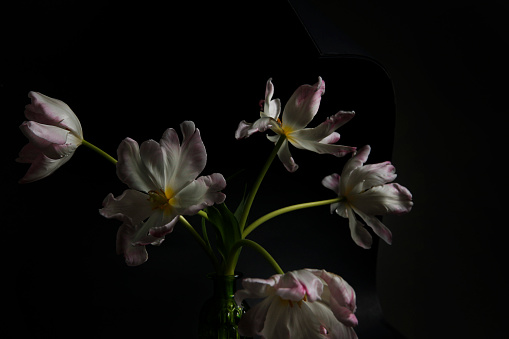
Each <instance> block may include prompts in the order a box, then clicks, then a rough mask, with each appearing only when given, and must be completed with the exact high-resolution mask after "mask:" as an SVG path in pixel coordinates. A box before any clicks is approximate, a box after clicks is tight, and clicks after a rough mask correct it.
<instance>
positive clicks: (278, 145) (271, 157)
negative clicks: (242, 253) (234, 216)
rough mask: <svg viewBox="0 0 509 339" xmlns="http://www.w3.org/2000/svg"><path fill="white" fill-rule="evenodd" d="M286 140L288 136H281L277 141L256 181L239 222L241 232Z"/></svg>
mask: <svg viewBox="0 0 509 339" xmlns="http://www.w3.org/2000/svg"><path fill="white" fill-rule="evenodd" d="M285 139H286V136H284V135H281V136H280V137H279V140H278V141H277V143H276V146H275V147H274V149H273V150H272V153H270V155H269V158H268V159H267V161H266V162H265V165H264V166H263V168H262V170H261V172H260V174H259V175H258V178H257V179H256V181H255V183H254V185H253V188H252V189H251V192H249V196H248V198H247V201H246V206H245V208H244V212H243V213H242V216H241V218H240V222H239V226H240V231H241V232H242V231H243V230H244V226H245V225H246V222H247V217H248V216H249V211H250V210H251V206H252V205H253V201H254V199H255V196H256V193H257V192H258V189H259V188H260V185H261V183H262V181H263V178H264V177H265V174H266V173H267V171H268V170H269V167H270V164H272V161H273V160H274V158H275V157H276V155H277V152H278V151H279V149H280V148H281V145H282V144H283V141H285Z"/></svg>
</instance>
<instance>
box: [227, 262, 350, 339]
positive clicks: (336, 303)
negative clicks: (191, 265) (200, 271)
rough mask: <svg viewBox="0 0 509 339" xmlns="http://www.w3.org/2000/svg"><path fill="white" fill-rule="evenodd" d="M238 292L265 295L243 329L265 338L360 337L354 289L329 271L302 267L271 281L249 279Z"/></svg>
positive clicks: (238, 297) (237, 296)
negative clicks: (357, 333) (358, 334)
mask: <svg viewBox="0 0 509 339" xmlns="http://www.w3.org/2000/svg"><path fill="white" fill-rule="evenodd" d="M242 286H243V287H244V289H243V290H240V291H238V292H237V293H236V294H235V300H236V302H237V304H240V303H241V301H242V300H243V299H246V298H264V300H262V301H261V302H260V303H258V304H257V305H255V306H254V307H253V308H251V309H250V310H249V311H248V312H247V313H246V314H245V315H244V316H243V317H242V319H241V321H240V323H239V333H240V334H241V335H245V336H254V335H261V336H262V338H265V339H279V338H290V339H313V338H317V339H318V338H331V339H338V338H357V335H356V334H355V331H354V330H353V328H352V327H353V326H356V325H357V318H356V317H355V314H354V312H355V309H356V304H355V299H356V298H355V291H354V290H353V288H352V287H351V286H350V285H349V284H348V283H347V282H346V281H345V280H343V279H342V278H341V277H340V276H337V275H335V274H332V273H329V272H326V271H324V270H314V269H302V270H298V271H292V272H288V273H286V274H277V275H274V276H272V277H270V278H269V279H253V278H247V279H244V280H243V281H242Z"/></svg>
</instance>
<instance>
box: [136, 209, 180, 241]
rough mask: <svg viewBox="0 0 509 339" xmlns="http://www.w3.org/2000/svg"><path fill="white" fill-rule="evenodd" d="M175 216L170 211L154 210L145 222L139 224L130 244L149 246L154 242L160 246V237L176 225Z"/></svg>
mask: <svg viewBox="0 0 509 339" xmlns="http://www.w3.org/2000/svg"><path fill="white" fill-rule="evenodd" d="M176 219H177V214H176V213H175V212H174V211H172V210H169V211H166V210H165V211H162V210H159V209H158V210H155V211H153V213H152V214H151V215H150V217H149V218H148V220H147V221H145V222H143V223H142V224H141V227H140V228H139V229H137V230H136V233H135V234H134V236H133V239H132V242H133V244H135V245H149V244H153V243H154V242H155V243H157V244H160V243H161V242H162V239H160V238H161V237H163V236H164V235H165V234H168V233H170V232H172V231H173V226H174V225H175V223H176Z"/></svg>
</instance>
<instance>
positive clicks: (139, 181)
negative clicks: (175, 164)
mask: <svg viewBox="0 0 509 339" xmlns="http://www.w3.org/2000/svg"><path fill="white" fill-rule="evenodd" d="M117 153H118V163H117V176H118V178H119V179H120V180H121V181H122V182H124V183H125V184H127V186H129V187H130V188H133V189H136V190H138V191H142V192H149V191H152V190H156V191H157V190H159V189H161V188H162V187H159V186H158V185H157V183H156V182H155V180H154V179H153V178H151V177H150V176H149V175H148V173H147V168H146V167H145V165H144V164H143V162H142V160H141V156H140V148H139V146H138V143H137V142H136V141H134V140H133V139H131V138H126V139H124V140H123V141H122V142H121V143H120V145H119V147H118V150H117Z"/></svg>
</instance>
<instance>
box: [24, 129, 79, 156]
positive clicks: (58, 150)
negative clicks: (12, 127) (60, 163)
mask: <svg viewBox="0 0 509 339" xmlns="http://www.w3.org/2000/svg"><path fill="white" fill-rule="evenodd" d="M20 129H21V131H22V132H23V134H24V135H25V136H26V137H27V138H28V140H29V142H30V143H32V144H33V145H34V146H36V147H37V148H39V149H40V150H41V151H42V152H43V153H44V154H45V155H46V156H47V157H49V158H51V159H60V158H62V157H64V156H67V155H70V154H72V153H74V151H75V150H76V148H77V147H78V146H79V145H80V144H81V140H78V139H76V138H75V137H72V138H71V136H72V135H71V134H70V132H69V131H67V130H64V129H62V128H60V127H55V126H51V125H44V124H40V123H37V122H33V121H25V122H23V123H22V124H21V126H20Z"/></svg>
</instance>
